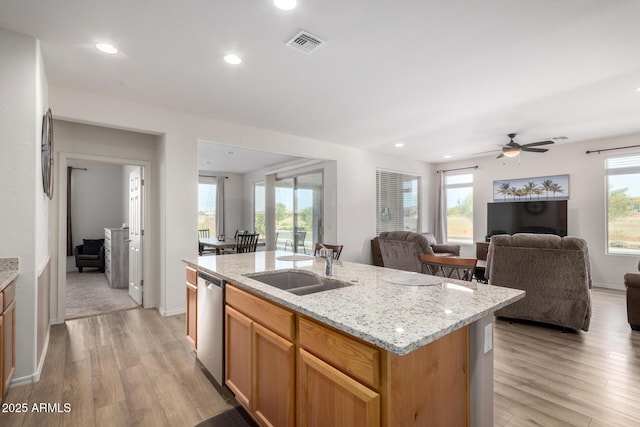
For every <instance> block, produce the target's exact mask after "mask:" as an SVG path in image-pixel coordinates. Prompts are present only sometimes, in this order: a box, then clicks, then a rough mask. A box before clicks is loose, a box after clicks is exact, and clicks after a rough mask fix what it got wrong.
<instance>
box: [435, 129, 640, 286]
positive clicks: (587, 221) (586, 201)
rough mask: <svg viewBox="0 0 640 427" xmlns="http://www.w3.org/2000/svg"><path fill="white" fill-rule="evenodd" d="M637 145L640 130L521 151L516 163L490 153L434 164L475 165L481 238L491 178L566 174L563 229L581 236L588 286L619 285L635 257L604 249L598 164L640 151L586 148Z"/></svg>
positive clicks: (481, 238)
mask: <svg viewBox="0 0 640 427" xmlns="http://www.w3.org/2000/svg"><path fill="white" fill-rule="evenodd" d="M637 144H640V135H630V136H621V137H615V138H606V139H599V140H593V141H589V142H584V143H573V144H556V145H553V146H551V147H550V149H549V151H548V152H547V153H544V154H534V153H524V154H523V155H522V159H521V161H520V164H518V161H517V159H507V160H506V161H505V163H506V164H504V165H503V164H502V163H503V162H502V160H498V159H496V158H495V156H490V157H484V158H479V159H474V160H469V161H465V162H452V163H446V164H440V165H438V168H439V169H451V168H457V167H465V166H470V165H478V166H479V168H478V169H477V170H476V171H475V173H474V185H473V211H474V212H473V223H474V237H475V241H484V238H485V235H486V232H487V229H486V228H487V203H488V202H490V201H493V181H497V180H502V179H513V178H529V177H537V176H549V175H563V174H569V191H570V196H569V201H568V209H569V212H568V234H569V235H570V236H577V237H581V238H583V239H585V240H586V241H587V244H588V246H589V253H590V256H591V269H592V276H593V282H594V285H596V286H601V287H609V288H616V289H624V284H623V279H622V278H623V276H624V274H625V273H627V272H630V271H635V270H636V269H637V263H638V257H637V256H629V255H609V254H607V253H606V246H607V245H606V236H605V227H606V218H605V209H606V208H605V201H606V183H605V170H604V165H605V158H606V157H608V156H612V155H620V154H625V153H631V152H635V153H640V149H637V148H636V149H635V150H633V149H626V150H619V151H611V152H607V153H602V154H589V155H587V154H586V151H587V150H597V149H604V148H613V147H623V146H629V145H637ZM464 254H466V255H472V254H475V249H474V248H473V247H472V246H468V247H465V248H464Z"/></svg>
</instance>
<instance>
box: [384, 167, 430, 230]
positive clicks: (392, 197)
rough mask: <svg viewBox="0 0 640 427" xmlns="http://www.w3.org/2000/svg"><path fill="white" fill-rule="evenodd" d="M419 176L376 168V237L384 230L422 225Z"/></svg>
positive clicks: (418, 227)
mask: <svg viewBox="0 0 640 427" xmlns="http://www.w3.org/2000/svg"><path fill="white" fill-rule="evenodd" d="M421 219H422V218H421V209H420V177H419V176H415V175H408V174H403V173H399V172H390V171H385V170H381V169H378V170H377V171H376V236H377V235H380V233H382V232H383V231H414V232H417V233H419V232H420V227H421V223H422V221H421Z"/></svg>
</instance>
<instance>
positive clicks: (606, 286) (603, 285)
mask: <svg viewBox="0 0 640 427" xmlns="http://www.w3.org/2000/svg"><path fill="white" fill-rule="evenodd" d="M592 286H593V287H594V288H604V289H615V290H616V291H624V290H625V288H624V284H623V283H622V282H621V283H620V285H610V284H607V283H593V285H592Z"/></svg>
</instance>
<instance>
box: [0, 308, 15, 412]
mask: <svg viewBox="0 0 640 427" xmlns="http://www.w3.org/2000/svg"><path fill="white" fill-rule="evenodd" d="M0 319H2V320H1V321H0V327H1V328H2V334H1V335H2V339H1V341H2V357H0V359H1V360H2V369H1V371H2V392H1V393H0V394H2V398H1V399H2V400H4V398H5V395H6V391H7V389H8V388H9V383H10V382H11V377H12V376H13V371H14V370H15V368H16V338H15V333H16V302H15V301H13V302H12V303H11V304H9V307H7V309H6V310H5V311H4V313H3V314H2V316H0Z"/></svg>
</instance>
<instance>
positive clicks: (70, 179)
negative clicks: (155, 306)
mask: <svg viewBox="0 0 640 427" xmlns="http://www.w3.org/2000/svg"><path fill="white" fill-rule="evenodd" d="M68 168H78V169H72V170H71V171H70V172H69V169H68ZM83 169H86V170H83ZM149 169H150V163H149V162H147V161H135V160H126V159H114V158H108V157H103V156H92V155H77V154H69V153H60V171H59V180H58V182H59V183H60V184H59V196H60V199H59V207H58V213H59V218H58V223H59V225H58V236H59V238H58V253H59V254H60V256H59V262H58V288H57V316H56V319H53V322H54V323H63V322H64V321H65V320H66V319H70V318H78V317H87V316H94V315H99V314H104V313H108V312H113V311H119V310H126V309H130V308H134V307H138V306H139V305H138V304H137V303H136V302H135V301H134V299H133V298H132V297H131V296H130V295H129V284H130V279H129V271H130V265H129V261H130V260H129V257H128V249H129V240H130V239H129V237H130V236H129V231H130V230H129V222H130V220H129V215H130V213H129V211H130V209H129V207H130V203H129V200H130V189H129V179H130V174H131V171H133V170H139V171H141V172H142V173H143V174H144V172H147V171H148V170H149ZM100 170H102V172H104V171H110V172H108V173H107V175H106V176H111V178H110V181H109V182H111V183H112V185H113V186H115V187H118V188H117V189H116V190H114V191H112V192H111V193H112V194H109V195H108V196H105V192H106V190H107V188H109V187H110V186H109V185H105V175H104V174H100V173H98V171H100ZM114 170H115V171H117V172H114ZM92 172H93V175H94V176H93V177H89V176H88V175H86V174H88V173H92ZM74 173H75V174H77V175H76V176H74ZM109 173H110V175H109ZM80 174H85V175H84V176H80ZM116 176H117V178H116ZM91 181H94V182H95V181H97V182H100V188H99V191H94V190H92V188H91V185H92V183H91ZM114 183H115V184H114ZM112 190H113V189H112ZM115 193H117V194H115ZM147 193H148V189H147ZM78 194H80V195H82V194H84V199H80V200H74V199H75V198H76V196H78ZM69 196H71V197H72V199H71V203H70V206H71V213H72V217H71V224H72V227H71V231H72V243H71V244H70V245H69V246H70V248H68V247H67V246H68V244H67V238H66V236H67V231H68V227H67V212H68V211H69V209H68V207H67V200H68V197H69ZM80 204H85V205H87V206H89V207H90V208H91V209H89V210H90V211H91V210H92V209H93V210H95V209H99V210H100V214H95V212H94V213H93V214H91V212H89V214H88V215H87V213H86V212H85V214H84V217H85V220H86V218H87V217H88V218H91V219H92V220H93V222H94V224H93V226H92V228H89V229H88V228H83V227H85V226H86V224H85V225H81V226H80V227H77V226H75V227H74V223H76V224H77V223H78V221H80V222H81V223H82V216H83V215H80V217H77V220H76V221H74V219H73V218H74V216H76V215H74V213H75V214H77V213H78V212H77V210H75V209H74V207H77V206H78V205H80ZM109 204H111V205H115V207H114V206H109ZM147 206H148V197H146V198H142V199H141V200H140V206H139V207H138V208H137V209H136V210H137V211H138V212H139V213H141V214H142V216H141V219H140V220H139V222H138V225H140V229H143V225H144V224H145V223H148V222H147V217H146V216H147V214H148V211H149V209H148V208H147ZM85 207H86V206H85ZM74 211H75V212H74ZM105 211H109V212H110V213H105ZM105 215H106V216H105ZM74 229H75V231H74ZM102 239H104V240H103V249H102V251H103V253H104V267H102V266H101V265H99V266H97V267H94V268H84V267H83V268H82V270H83V271H82V272H80V271H79V270H80V269H79V268H78V267H77V265H76V255H75V253H76V251H77V247H78V246H84V243H85V240H102ZM142 247H143V245H142V244H141V245H140V248H141V249H142ZM118 249H120V250H121V251H120V253H119V254H118ZM109 252H110V253H109ZM64 254H66V255H67V256H63V255H64ZM116 256H117V257H118V259H117V260H116V259H115V257H116ZM139 257H140V265H141V267H142V268H139V269H138V271H137V273H138V274H139V275H140V276H141V277H144V276H145V274H148V271H149V261H148V259H147V258H148V257H146V256H142V251H141V252H140V254H139ZM123 264H126V267H125V266H124V265H123ZM123 270H126V271H123ZM140 273H141V274H140ZM116 276H118V277H116ZM140 283H141V282H140ZM143 302H144V303H146V301H143Z"/></svg>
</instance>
